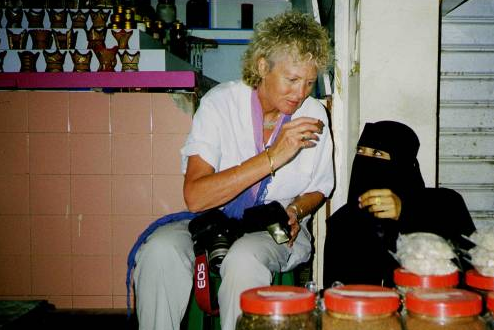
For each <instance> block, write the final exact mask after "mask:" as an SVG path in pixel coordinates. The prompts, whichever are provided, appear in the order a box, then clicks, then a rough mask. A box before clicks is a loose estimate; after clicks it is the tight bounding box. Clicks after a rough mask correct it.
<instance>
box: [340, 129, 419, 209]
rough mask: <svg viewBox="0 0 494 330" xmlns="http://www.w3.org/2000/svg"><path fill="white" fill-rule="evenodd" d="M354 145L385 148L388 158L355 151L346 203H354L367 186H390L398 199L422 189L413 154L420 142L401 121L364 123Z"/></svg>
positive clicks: (370, 187) (374, 187) (417, 165)
mask: <svg viewBox="0 0 494 330" xmlns="http://www.w3.org/2000/svg"><path fill="white" fill-rule="evenodd" d="M358 146H361V147H368V148H373V149H378V150H382V151H385V152H387V153H389V154H390V156H391V160H386V159H380V158H375V157H369V156H364V155H359V154H357V155H356V156H355V159H354V161H353V166H352V173H351V177H350V187H349V191H348V203H349V204H352V205H355V203H358V202H357V200H358V197H359V196H360V195H362V194H363V193H364V192H366V191H367V190H369V189H383V188H388V189H391V190H392V191H393V192H394V193H395V194H397V195H398V196H399V197H400V198H404V197H406V196H405V195H406V194H407V193H413V192H414V191H416V190H417V189H421V188H424V187H425V185H424V180H423V178H422V174H421V173H420V167H419V163H418V161H417V153H418V150H419V147H420V142H419V139H418V137H417V135H416V134H415V132H414V131H413V130H412V129H411V128H410V127H408V126H407V125H405V124H402V123H399V122H395V121H379V122H376V123H367V124H365V126H364V130H363V131H362V134H361V137H360V139H359V141H358Z"/></svg>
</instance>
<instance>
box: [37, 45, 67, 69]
mask: <svg viewBox="0 0 494 330" xmlns="http://www.w3.org/2000/svg"><path fill="white" fill-rule="evenodd" d="M66 55H67V52H61V51H59V50H56V51H54V52H52V53H50V52H47V51H46V50H43V56H44V57H45V62H46V69H45V72H63V64H64V63H65V56H66Z"/></svg>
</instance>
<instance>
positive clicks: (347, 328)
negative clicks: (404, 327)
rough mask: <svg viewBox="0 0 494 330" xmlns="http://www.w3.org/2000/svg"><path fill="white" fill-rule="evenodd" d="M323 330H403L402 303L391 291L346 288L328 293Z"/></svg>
mask: <svg viewBox="0 0 494 330" xmlns="http://www.w3.org/2000/svg"><path fill="white" fill-rule="evenodd" d="M324 303H325V308H326V310H325V312H324V313H323V317H322V330H357V329H358V330H401V322H400V317H399V315H398V313H397V310H398V307H399V304H400V300H399V296H398V294H397V293H396V292H395V291H394V290H393V289H390V288H385V287H381V286H377V285H343V286H340V287H335V288H331V289H326V290H325V291H324Z"/></svg>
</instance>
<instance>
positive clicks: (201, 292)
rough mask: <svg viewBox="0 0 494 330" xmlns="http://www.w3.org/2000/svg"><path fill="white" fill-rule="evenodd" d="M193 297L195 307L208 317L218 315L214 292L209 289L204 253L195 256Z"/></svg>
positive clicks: (207, 269)
mask: <svg viewBox="0 0 494 330" xmlns="http://www.w3.org/2000/svg"><path fill="white" fill-rule="evenodd" d="M194 295H195V296H196V301H197V305H198V306H199V308H200V309H201V310H203V311H204V312H206V313H208V314H209V315H215V316H216V315H218V314H219V311H220V309H219V306H218V299H216V292H215V290H214V289H213V290H211V289H210V285H209V268H208V260H207V257H206V253H203V254H200V255H197V256H196V261H195V265H194Z"/></svg>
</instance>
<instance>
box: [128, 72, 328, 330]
mask: <svg viewBox="0 0 494 330" xmlns="http://www.w3.org/2000/svg"><path fill="white" fill-rule="evenodd" d="M251 92H252V89H251V88H250V87H248V86H247V85H245V84H244V83H242V82H240V81H236V82H229V83H223V84H220V85H218V86H216V87H215V88H213V89H212V90H210V91H209V92H208V93H207V94H206V95H204V96H203V98H202V99H201V104H200V107H199V109H198V110H197V112H196V114H195V116H194V120H193V125H192V130H191V133H190V134H189V137H188V139H187V141H186V143H185V146H184V147H183V148H182V150H181V153H182V170H183V172H184V173H185V170H186V166H187V157H188V156H191V155H199V156H201V158H202V159H204V160H205V161H206V162H208V163H209V164H210V165H211V166H213V167H214V169H215V171H222V170H224V169H227V168H230V167H232V166H235V165H239V164H241V163H242V162H243V161H245V160H246V159H248V158H251V157H253V156H254V155H255V154H256V151H255V150H256V149H255V143H254V135H253V128H252V127H253V126H252V117H251V102H250V100H251V99H250V98H251ZM300 116H310V117H314V118H318V119H320V120H321V121H322V122H323V123H324V125H325V127H324V130H323V133H322V134H321V135H320V141H319V142H318V144H317V146H316V147H314V148H310V149H303V150H301V151H300V153H299V154H298V155H297V157H295V158H294V159H293V160H292V161H291V162H290V163H288V164H286V165H285V166H283V167H282V168H280V169H278V170H277V171H276V176H275V177H274V178H273V180H272V182H271V183H270V184H269V185H268V187H267V189H268V193H267V196H266V202H270V201H273V200H277V201H279V202H280V203H281V204H283V205H284V206H286V205H288V204H289V203H290V202H291V201H292V200H293V198H295V197H296V196H298V195H300V194H303V193H307V192H314V191H319V192H321V193H323V194H324V195H325V196H329V194H330V193H331V191H332V189H333V187H334V173H333V159H332V150H333V142H332V138H331V134H330V131H329V123H328V118H327V115H326V112H325V109H324V107H323V106H322V105H321V104H320V103H319V102H318V101H317V100H315V99H313V98H311V97H309V98H307V99H306V100H305V101H304V103H303V104H302V106H301V107H300V108H299V109H298V110H297V111H296V113H295V114H294V115H292V119H295V118H297V117H300ZM306 222H307V219H305V221H304V222H303V223H302V226H301V231H300V233H299V234H298V236H297V239H296V241H295V244H294V245H293V247H292V248H289V247H288V246H287V245H286V244H281V245H278V244H276V243H275V242H274V240H273V239H272V238H271V236H269V234H268V233H267V232H258V233H252V234H246V235H244V236H243V237H242V238H240V239H239V240H237V241H236V242H235V243H234V244H233V245H232V246H231V247H230V249H229V251H228V254H227V256H226V257H225V259H224V260H223V263H222V265H221V270H220V273H221V278H222V282H221V286H220V289H219V292H218V301H219V305H220V316H221V325H222V329H223V330H233V329H234V328H235V322H236V319H237V317H238V315H240V312H241V311H240V306H239V297H240V294H241V293H242V292H243V291H244V290H246V289H250V288H253V287H257V286H263V285H269V284H270V282H271V277H272V273H273V272H275V271H276V272H279V271H287V270H290V269H293V268H294V267H295V266H297V265H298V264H300V263H301V262H305V261H307V260H308V259H309V257H310V253H311V248H312V247H311V243H310V242H311V236H310V233H309V231H308V230H307V227H306ZM187 224H188V221H182V222H180V223H176V224H175V223H174V224H170V225H165V226H163V227H161V228H159V229H158V230H156V232H155V233H153V234H152V235H151V236H150V237H149V239H148V241H147V243H146V244H143V245H142V247H141V248H140V250H139V252H138V254H137V256H136V262H137V265H136V269H135V271H134V280H135V287H136V296H137V314H138V318H139V327H140V329H145V330H148V329H155V330H158V329H163V330H170V329H176V330H178V329H179V325H180V321H181V319H182V318H183V316H184V313H185V310H186V307H187V303H188V300H189V295H190V292H191V289H192V277H193V264H194V263H193V261H194V255H193V251H192V241H191V239H190V234H189V232H188V230H187V226H186V225H187Z"/></svg>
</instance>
